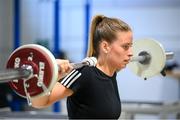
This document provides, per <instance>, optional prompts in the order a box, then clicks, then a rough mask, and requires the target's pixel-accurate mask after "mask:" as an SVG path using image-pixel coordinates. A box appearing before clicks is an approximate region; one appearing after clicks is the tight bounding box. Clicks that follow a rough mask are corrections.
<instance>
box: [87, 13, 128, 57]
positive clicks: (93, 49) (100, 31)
mask: <svg viewBox="0 0 180 120" xmlns="http://www.w3.org/2000/svg"><path fill="white" fill-rule="evenodd" d="M118 31H131V28H130V26H129V25H128V24H127V23H125V22H123V21H122V20H120V19H117V18H108V17H106V16H104V15H96V16H94V17H93V19H92V22H91V27H90V36H89V46H88V52H87V56H88V57H92V56H94V57H98V55H99V44H100V42H101V41H102V40H106V41H107V42H109V43H111V42H113V41H114V39H116V33H117V32H118Z"/></svg>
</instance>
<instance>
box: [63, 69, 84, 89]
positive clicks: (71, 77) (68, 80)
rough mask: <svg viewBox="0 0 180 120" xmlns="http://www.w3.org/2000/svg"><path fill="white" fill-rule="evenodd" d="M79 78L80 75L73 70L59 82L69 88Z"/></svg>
mask: <svg viewBox="0 0 180 120" xmlns="http://www.w3.org/2000/svg"><path fill="white" fill-rule="evenodd" d="M80 76H81V73H80V72H79V71H77V70H75V69H74V70H73V71H71V72H70V73H69V74H68V75H67V76H66V77H65V78H64V79H63V80H62V81H61V84H62V85H63V86H65V87H66V88H69V87H70V86H71V85H72V84H73V83H74V82H75V81H76V80H77V79H78V78H79V77H80Z"/></svg>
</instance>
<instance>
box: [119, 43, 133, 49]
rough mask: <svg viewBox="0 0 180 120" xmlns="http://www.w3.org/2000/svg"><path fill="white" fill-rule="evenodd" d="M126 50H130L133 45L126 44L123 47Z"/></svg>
mask: <svg viewBox="0 0 180 120" xmlns="http://www.w3.org/2000/svg"><path fill="white" fill-rule="evenodd" d="M121 47H122V48H123V49H124V50H128V49H129V48H130V47H132V45H130V44H125V45H122V46H121Z"/></svg>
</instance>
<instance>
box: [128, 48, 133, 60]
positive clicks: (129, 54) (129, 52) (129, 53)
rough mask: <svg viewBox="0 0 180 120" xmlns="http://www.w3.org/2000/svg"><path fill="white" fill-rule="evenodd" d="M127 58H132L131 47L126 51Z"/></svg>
mask: <svg viewBox="0 0 180 120" xmlns="http://www.w3.org/2000/svg"><path fill="white" fill-rule="evenodd" d="M128 56H129V57H130V58H131V57H132V56H133V50H132V47H130V48H129V50H128Z"/></svg>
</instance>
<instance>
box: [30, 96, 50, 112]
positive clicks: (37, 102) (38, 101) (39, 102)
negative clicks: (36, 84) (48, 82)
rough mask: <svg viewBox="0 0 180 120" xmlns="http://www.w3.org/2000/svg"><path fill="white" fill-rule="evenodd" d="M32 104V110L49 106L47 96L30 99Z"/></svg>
mask: <svg viewBox="0 0 180 120" xmlns="http://www.w3.org/2000/svg"><path fill="white" fill-rule="evenodd" d="M31 102H32V107H34V108H39V109H40V108H45V107H48V106H49V105H50V104H49V96H47V95H45V96H41V97H36V98H31Z"/></svg>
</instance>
